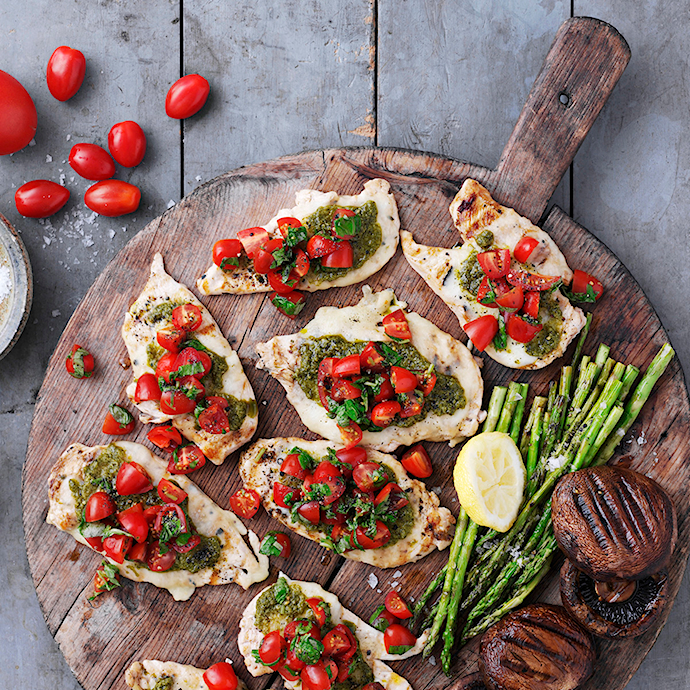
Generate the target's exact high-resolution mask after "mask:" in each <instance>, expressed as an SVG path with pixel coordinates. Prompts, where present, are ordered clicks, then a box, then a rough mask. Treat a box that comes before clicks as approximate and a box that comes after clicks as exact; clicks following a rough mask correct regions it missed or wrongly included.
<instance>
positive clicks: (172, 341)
mask: <svg viewBox="0 0 690 690" xmlns="http://www.w3.org/2000/svg"><path fill="white" fill-rule="evenodd" d="M186 338H187V332H186V331H183V330H180V329H179V328H175V327H174V326H166V327H165V328H161V329H160V330H159V331H157V332H156V340H157V341H158V344H159V345H160V346H161V347H162V348H165V349H166V350H168V351H169V352H175V353H177V352H179V351H180V348H181V347H182V343H184V341H185V339H186Z"/></svg>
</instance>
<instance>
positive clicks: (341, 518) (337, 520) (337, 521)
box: [319, 504, 346, 525]
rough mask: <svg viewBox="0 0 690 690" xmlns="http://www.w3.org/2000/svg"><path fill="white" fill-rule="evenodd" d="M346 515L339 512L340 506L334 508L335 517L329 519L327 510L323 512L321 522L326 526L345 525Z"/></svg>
mask: <svg viewBox="0 0 690 690" xmlns="http://www.w3.org/2000/svg"><path fill="white" fill-rule="evenodd" d="M345 518H346V515H345V514H344V513H341V512H340V511H339V504H336V505H334V506H333V517H328V513H327V512H326V511H325V510H322V511H321V517H320V518H319V522H322V523H323V524H324V525H344V524H345Z"/></svg>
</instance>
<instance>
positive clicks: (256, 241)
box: [237, 228, 268, 259]
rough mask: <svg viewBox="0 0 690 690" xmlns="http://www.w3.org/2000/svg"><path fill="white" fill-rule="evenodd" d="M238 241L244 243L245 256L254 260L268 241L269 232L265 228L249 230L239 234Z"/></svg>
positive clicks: (241, 231)
mask: <svg viewBox="0 0 690 690" xmlns="http://www.w3.org/2000/svg"><path fill="white" fill-rule="evenodd" d="M237 239H238V240H239V241H240V242H241V243H242V247H243V248H244V251H245V254H246V255H247V256H248V257H249V258H250V259H253V258H254V257H255V256H256V252H258V251H259V249H261V247H263V246H264V244H265V243H266V242H267V241H268V232H267V231H266V229H265V228H247V229H246V230H240V231H239V232H238V233H237Z"/></svg>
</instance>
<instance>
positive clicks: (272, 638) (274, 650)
mask: <svg viewBox="0 0 690 690" xmlns="http://www.w3.org/2000/svg"><path fill="white" fill-rule="evenodd" d="M286 648H287V644H286V643H285V639H284V638H283V636H282V635H281V634H280V632H279V631H278V630H273V631H271V632H270V633H268V634H267V635H266V636H265V637H264V639H263V640H262V642H261V646H260V647H259V657H260V658H261V661H262V662H263V663H264V664H266V666H274V665H275V664H277V663H278V662H279V661H280V660H281V659H282V658H283V653H284V651H285V649H286Z"/></svg>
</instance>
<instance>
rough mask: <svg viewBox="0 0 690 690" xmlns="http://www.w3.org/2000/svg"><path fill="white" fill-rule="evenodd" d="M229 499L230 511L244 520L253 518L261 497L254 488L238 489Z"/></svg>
mask: <svg viewBox="0 0 690 690" xmlns="http://www.w3.org/2000/svg"><path fill="white" fill-rule="evenodd" d="M229 501H230V508H231V510H232V512H233V513H235V515H239V516H240V517H241V518H244V519H245V520H249V518H253V517H254V516H255V515H256V513H257V511H258V510H259V507H260V506H261V497H260V496H259V494H257V493H256V491H254V489H244V488H242V489H238V490H237V491H235V493H234V494H233V495H232V496H230V498H229Z"/></svg>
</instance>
